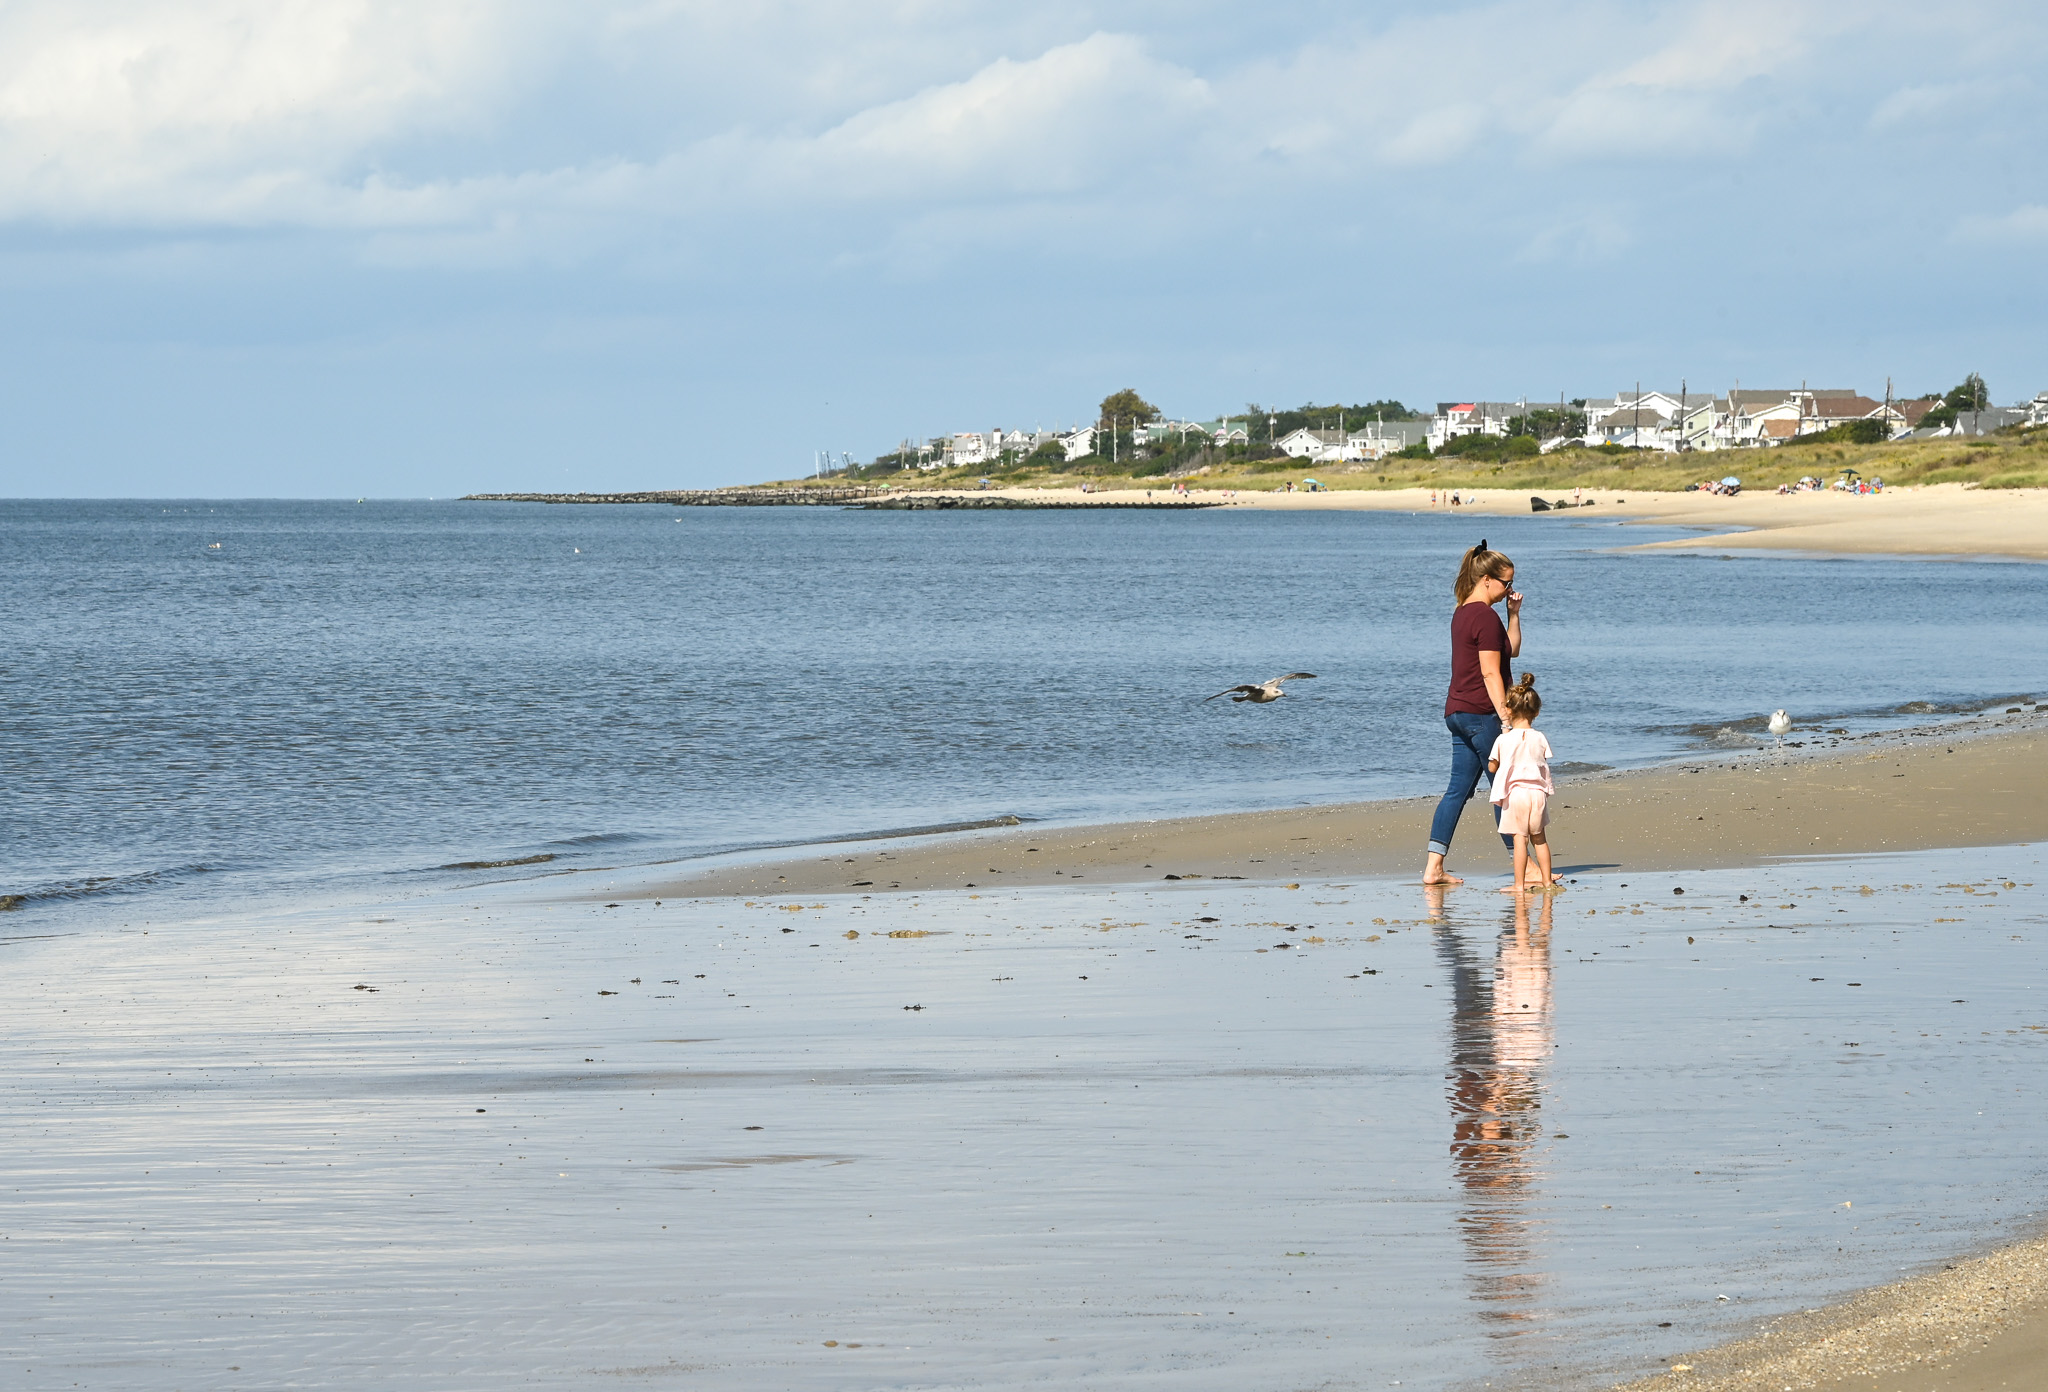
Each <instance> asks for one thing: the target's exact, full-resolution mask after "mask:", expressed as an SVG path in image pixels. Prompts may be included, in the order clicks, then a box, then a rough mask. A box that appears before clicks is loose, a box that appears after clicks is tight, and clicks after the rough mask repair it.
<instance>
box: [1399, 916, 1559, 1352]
mask: <svg viewBox="0 0 2048 1392" xmlns="http://www.w3.org/2000/svg"><path fill="white" fill-rule="evenodd" d="M1430 898H1431V901H1432V902H1431V907H1432V908H1433V909H1434V908H1436V907H1437V898H1438V896H1437V894H1436V892H1435V891H1432V892H1431V895H1430ZM1533 902H1534V903H1535V904H1537V905H1540V909H1539V910H1538V913H1537V921H1536V924H1535V925H1534V927H1533V929H1532V926H1531V924H1530V921H1529V920H1530V907H1531V903H1532V901H1531V900H1529V899H1528V898H1526V897H1520V898H1517V899H1516V900H1515V905H1514V926H1513V928H1512V929H1511V930H1509V931H1506V932H1503V933H1502V934H1501V935H1500V938H1499V940H1498V941H1497V943H1496V945H1495V956H1494V960H1493V963H1492V969H1491V971H1489V970H1488V969H1487V967H1486V964H1485V962H1484V960H1483V959H1482V958H1479V957H1478V956H1477V955H1476V954H1473V953H1471V952H1470V951H1469V949H1468V948H1467V947H1466V946H1465V944H1464V943H1463V941H1462V940H1460V938H1459V937H1458V935H1457V934H1456V933H1455V932H1454V931H1452V932H1440V933H1439V934H1438V937H1437V944H1438V950H1439V951H1440V952H1442V953H1444V954H1445V955H1446V956H1447V957H1448V958H1449V961H1450V965H1451V967H1452V982H1451V985H1452V992H1453V994H1452V1000H1453V1007H1452V1009H1453V1011H1454V1014H1453V1017H1452V1036H1451V1037H1452V1050H1451V1070H1450V1073H1449V1075H1448V1081H1449V1084H1450V1103H1451V1117H1452V1127H1451V1160H1452V1163H1453V1164H1454V1165H1455V1166H1456V1168H1457V1175H1458V1180H1459V1183H1460V1185H1461V1186H1462V1187H1463V1189H1464V1191H1465V1203H1464V1206H1463V1209H1462V1211H1461V1212H1460V1214H1459V1220H1458V1221H1459V1231H1460V1233H1461V1235H1462V1236H1463V1238H1464V1241H1465V1244H1466V1249H1467V1252H1468V1253H1469V1255H1470V1258H1471V1261H1472V1273H1471V1274H1472V1280H1473V1285H1474V1293H1475V1295H1476V1297H1477V1298H1478V1299H1479V1300H1481V1301H1483V1302H1485V1303H1484V1304H1483V1305H1482V1307H1481V1308H1482V1309H1483V1310H1484V1311H1485V1314H1486V1316H1487V1317H1488V1318H1489V1319H1494V1320H1501V1321H1505V1322H1508V1323H1511V1324H1522V1323H1524V1322H1527V1321H1530V1320H1533V1319H1535V1318H1537V1317H1538V1315H1539V1311H1538V1310H1537V1309H1536V1307H1535V1306H1534V1304H1533V1302H1534V1301H1535V1300H1536V1298H1537V1292H1538V1290H1539V1289H1540V1288H1541V1287H1542V1286H1543V1285H1544V1284H1545V1282H1546V1281H1547V1280H1548V1276H1547V1274H1546V1273H1545V1272H1544V1270H1543V1267H1542V1261H1541V1256H1540V1254H1539V1252H1538V1251H1537V1248H1536V1241H1535V1239H1536V1237H1537V1234H1538V1232H1539V1231H1540V1228H1539V1220H1538V1218H1537V1215H1536V1213H1535V1212H1534V1206H1535V1204H1536V1201H1537V1200H1538V1198H1539V1194H1538V1186H1539V1184H1540V1182H1541V1180H1542V1178H1543V1174H1542V1168H1541V1152H1540V1151H1539V1149H1538V1145H1539V1143H1540V1142H1541V1140H1542V1137H1543V1124H1542V1106H1543V1098H1544V1087H1543V1072H1544V1068H1545V1066H1546V1065H1547V1064H1548V1063H1549V1061H1550V1054H1551V1049H1552V1047H1553V1044H1554V1042H1555V1034H1554V1030H1553V1023H1552V1017H1551V996H1550V929H1551V909H1552V902H1553V901H1551V900H1549V899H1539V900H1536V901H1533Z"/></svg>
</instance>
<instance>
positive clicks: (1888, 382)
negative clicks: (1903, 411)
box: [1884, 377, 1892, 444]
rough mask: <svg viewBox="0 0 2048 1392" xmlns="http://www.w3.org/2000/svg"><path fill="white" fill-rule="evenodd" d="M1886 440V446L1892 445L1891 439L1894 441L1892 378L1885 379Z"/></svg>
mask: <svg viewBox="0 0 2048 1392" xmlns="http://www.w3.org/2000/svg"><path fill="white" fill-rule="evenodd" d="M1884 439H1885V443H1886V444H1890V443H1891V439H1892V379H1891V378H1889V377H1887V378H1885V379H1884Z"/></svg>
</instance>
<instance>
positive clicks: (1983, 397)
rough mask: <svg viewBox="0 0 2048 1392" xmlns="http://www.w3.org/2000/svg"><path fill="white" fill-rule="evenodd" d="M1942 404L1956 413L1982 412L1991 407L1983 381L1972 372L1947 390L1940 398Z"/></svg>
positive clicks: (1989, 395) (1988, 393)
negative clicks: (1946, 393)
mask: <svg viewBox="0 0 2048 1392" xmlns="http://www.w3.org/2000/svg"><path fill="white" fill-rule="evenodd" d="M1941 400H1942V404H1943V405H1945V406H1950V407H1953V408H1954V409H1956V410H1958V411H1982V410H1985V409H1987V408H1989V406H1990V405H1991V392H1990V390H1989V389H1988V388H1987V387H1985V385H1984V379H1983V378H1982V377H1981V376H1979V375H1978V374H1977V373H1974V372H1972V373H1971V374H1970V375H1969V376H1967V377H1965V378H1963V380H1962V381H1960V382H1958V383H1956V385H1954V386H1953V387H1950V388H1949V389H1948V395H1946V396H1944V397H1942V399H1941Z"/></svg>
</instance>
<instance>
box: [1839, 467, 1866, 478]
mask: <svg viewBox="0 0 2048 1392" xmlns="http://www.w3.org/2000/svg"><path fill="white" fill-rule="evenodd" d="M1842 472H1843V473H1845V474H1854V475H1856V477H1857V478H1862V477H1863V471H1862V470H1861V469H1851V468H1850V467H1849V466H1848V465H1846V464H1845V465H1843V466H1842Z"/></svg>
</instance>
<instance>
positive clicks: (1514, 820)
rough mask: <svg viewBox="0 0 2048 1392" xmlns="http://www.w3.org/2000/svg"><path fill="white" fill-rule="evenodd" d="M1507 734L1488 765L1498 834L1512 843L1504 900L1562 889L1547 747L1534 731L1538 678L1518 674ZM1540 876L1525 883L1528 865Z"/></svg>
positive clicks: (1539, 699) (1496, 744) (1539, 705)
mask: <svg viewBox="0 0 2048 1392" xmlns="http://www.w3.org/2000/svg"><path fill="white" fill-rule="evenodd" d="M1507 707H1508V728H1507V729H1506V730H1505V731H1504V732H1502V734H1501V737H1500V738H1499V739H1497V740H1495V741H1494V742H1493V753H1492V756H1491V757H1490V758H1488V759H1487V761H1486V771H1487V773H1488V774H1489V775H1490V779H1491V782H1492V785H1493V792H1492V796H1491V798H1490V801H1491V802H1492V803H1493V805H1494V806H1495V807H1497V808H1499V809H1500V823H1499V825H1500V834H1501V835H1502V836H1513V837H1514V838H1515V878H1514V881H1513V883H1511V884H1510V885H1509V886H1508V887H1507V888H1506V889H1504V890H1502V891H1501V892H1502V893H1503V894H1520V893H1522V892H1524V891H1526V890H1530V889H1550V888H1552V887H1553V886H1555V885H1557V884H1560V883H1562V882H1561V881H1560V880H1558V879H1557V878H1556V876H1554V875H1553V874H1552V873H1551V870H1550V838H1549V837H1548V836H1546V835H1545V834H1544V831H1545V828H1547V827H1548V826H1549V825H1550V795H1551V794H1552V793H1554V792H1556V791H1557V789H1555V788H1553V787H1551V786H1550V741H1549V740H1547V739H1545V738H1543V736H1542V735H1541V734H1539V733H1537V730H1536V717H1537V716H1538V715H1540V714H1542V712H1543V698H1542V697H1541V696H1538V695H1537V694H1536V677H1535V675H1534V674H1533V673H1530V672H1524V673H1522V679H1521V680H1520V681H1518V682H1516V683H1515V684H1514V685H1513V686H1511V687H1509V688H1508V696H1507ZM1532 856H1533V857H1534V859H1535V861H1536V868H1537V869H1538V870H1539V871H1541V872H1542V874H1541V877H1540V878H1538V879H1535V880H1531V879H1530V878H1529V861H1530V859H1531V857H1532Z"/></svg>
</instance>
